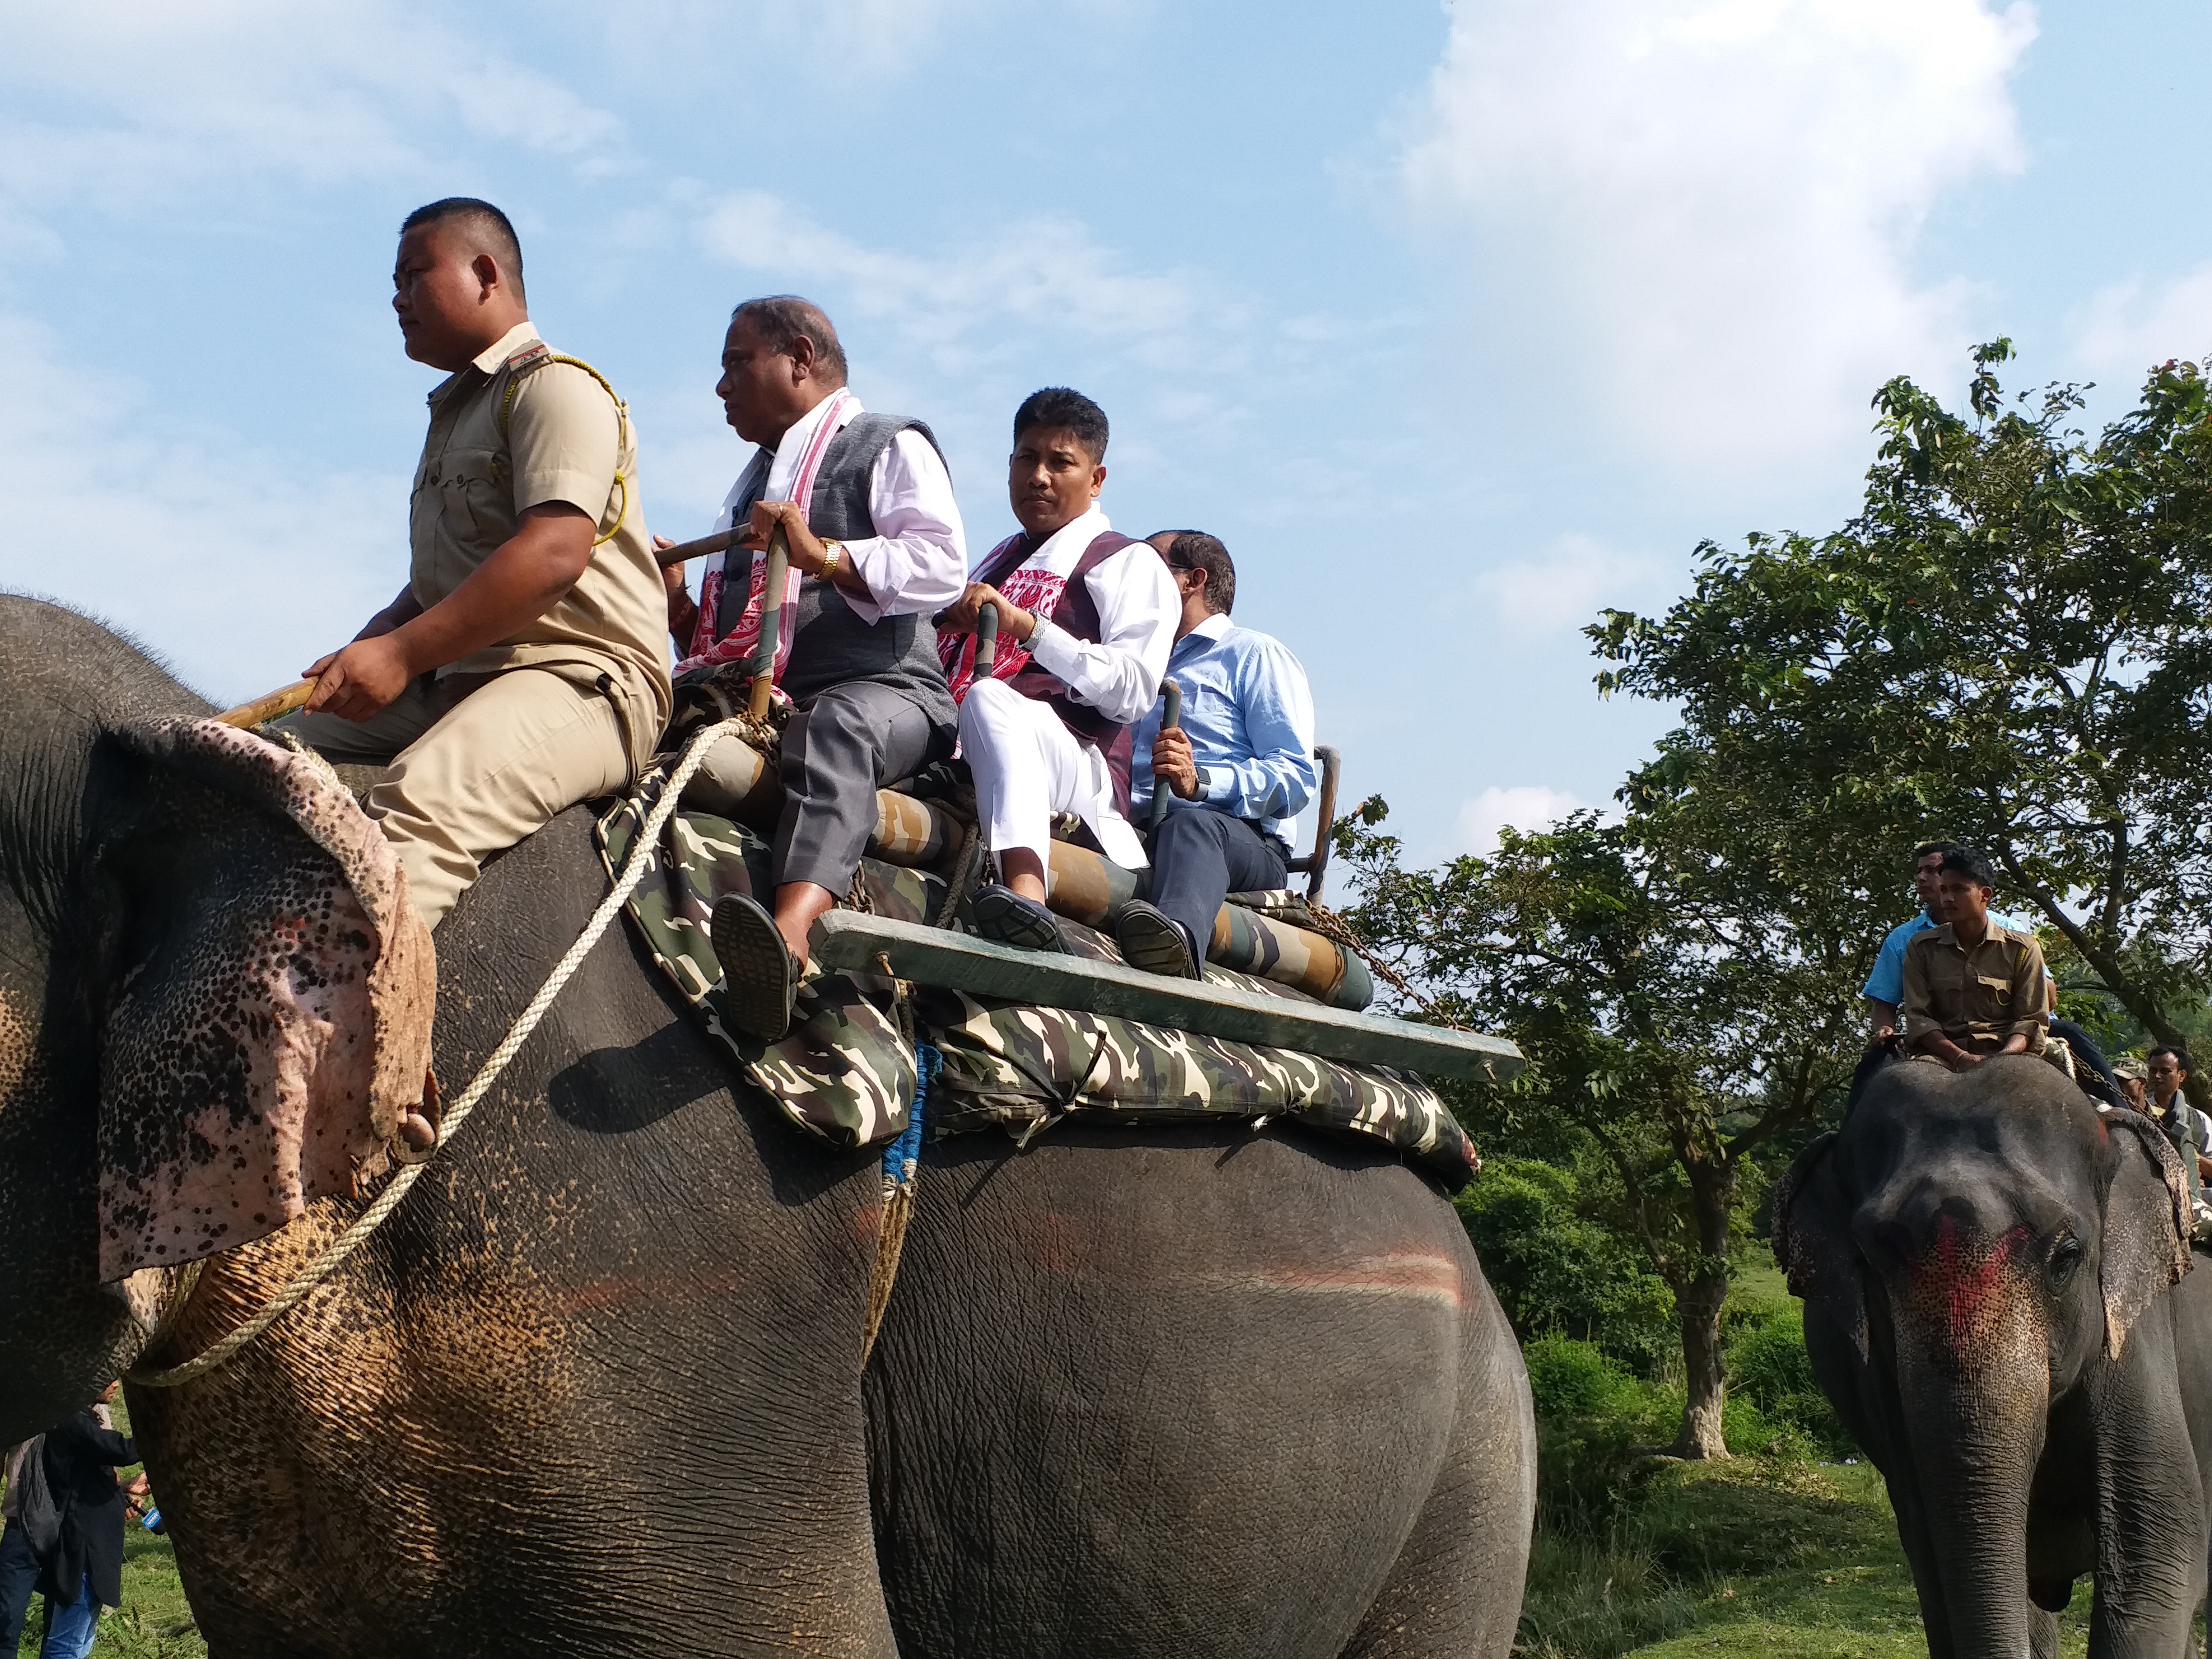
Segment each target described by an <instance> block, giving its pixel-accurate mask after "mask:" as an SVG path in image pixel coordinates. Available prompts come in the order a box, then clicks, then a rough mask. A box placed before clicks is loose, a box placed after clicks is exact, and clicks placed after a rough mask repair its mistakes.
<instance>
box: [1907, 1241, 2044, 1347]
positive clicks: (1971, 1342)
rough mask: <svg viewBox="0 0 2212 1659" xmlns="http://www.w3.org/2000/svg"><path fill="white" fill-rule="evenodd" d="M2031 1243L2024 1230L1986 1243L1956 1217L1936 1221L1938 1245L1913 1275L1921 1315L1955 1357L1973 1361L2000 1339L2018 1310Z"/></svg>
mask: <svg viewBox="0 0 2212 1659" xmlns="http://www.w3.org/2000/svg"><path fill="white" fill-rule="evenodd" d="M2027 1242H2028V1230H2027V1227H2026V1226H2025V1225H2020V1226H2015V1227H2012V1228H2010V1229H2008V1231H2005V1232H2004V1233H2003V1234H2002V1235H2001V1236H2000V1237H1998V1238H1997V1239H1996V1241H1995V1242H1994V1243H1986V1244H1985V1243H1984V1242H1983V1241H1982V1239H1981V1238H1980V1237H1979V1236H1978V1235H1975V1234H1972V1233H1969V1232H1967V1231H1964V1230H1963V1229H1961V1228H1960V1226H1959V1225H1958V1223H1957V1221H1956V1220H1955V1219H1954V1218H1953V1217H1951V1216H1948V1215H1944V1216H1940V1217H1938V1218H1937V1219H1936V1239H1935V1242H1934V1243H1932V1244H1930V1245H1929V1247H1928V1249H1927V1250H1926V1251H1925V1252H1924V1253H1923V1255H1921V1257H1920V1259H1919V1260H1918V1261H1915V1262H1913V1263H1911V1265H1910V1272H1911V1277H1912V1283H1913V1293H1914V1294H1913V1299H1914V1300H1915V1301H1916V1302H1917V1304H1918V1311H1919V1312H1920V1313H1921V1315H1922V1316H1923V1317H1924V1318H1925V1319H1926V1320H1927V1321H1928V1322H1929V1324H1930V1325H1931V1326H1932V1327H1933V1328H1934V1331H1935V1333H1936V1334H1937V1335H1938V1336H1939V1337H1940V1338H1941V1339H1942V1341H1943V1343H1944V1346H1947V1347H1948V1349H1949V1350H1950V1351H1951V1352H1953V1353H1954V1354H1955V1355H1958V1356H1960V1357H1961V1358H1965V1357H1969V1356H1972V1354H1974V1353H1975V1352H1976V1351H1977V1350H1978V1349H1979V1348H1980V1347H1982V1346H1984V1345H1985V1344H1988V1343H1990V1341H1992V1340H1995V1339H1996V1337H1997V1335H1998V1334H1999V1331H2000V1329H2001V1328H2002V1326H2003V1325H2004V1324H2005V1322H2007V1320H2008V1317H2009V1316H2010V1315H2011V1314H2012V1313H2013V1311H2014V1300H2015V1292H2016V1291H2017V1289H2018V1279H2019V1274H2020V1268H2021V1262H2020V1257H2021V1252H2022V1251H2023V1249H2025V1248H2026V1246H2027Z"/></svg>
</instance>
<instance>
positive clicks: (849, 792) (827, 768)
mask: <svg viewBox="0 0 2212 1659" xmlns="http://www.w3.org/2000/svg"><path fill="white" fill-rule="evenodd" d="M951 752H952V732H951V729H950V728H947V727H943V726H936V725H933V724H932V723H931V720H930V718H929V716H928V715H927V714H924V713H923V712H922V710H921V705H920V704H918V703H916V702H915V701H914V699H913V698H911V697H909V696H907V695H906V694H905V693H903V692H901V691H894V690H891V689H890V687H888V686H882V685H872V684H869V683H868V682H866V681H865V680H854V681H849V682H848V683H847V684H843V685H833V686H831V687H830V688H829V690H826V691H823V692H821V693H818V694H817V696H815V698H814V699H813V701H812V702H809V703H808V704H807V705H806V707H805V708H802V709H800V710H799V711H798V712H797V713H796V714H793V715H792V717H791V723H790V724H789V725H788V726H785V727H784V728H783V759H782V763H781V770H782V774H783V817H782V818H781V821H779V822H778V823H777V824H776V827H775V881H776V885H778V886H779V887H781V885H782V884H784V883H786V882H787V881H811V882H813V883H814V884H817V886H822V887H826V888H828V889H829V890H830V891H831V892H833V893H835V894H836V895H837V896H839V897H841V898H842V897H843V896H844V894H845V891H846V890H847V889H848V888H849V887H851V886H852V884H853V872H854V871H855V870H857V869H859V868H860V857H861V854H864V853H866V851H867V850H868V837H869V836H872V835H873V834H874V833H875V828H876V791H877V790H878V789H879V788H881V787H883V786H884V784H887V783H896V782H897V781H899V780H900V779H901V778H910V777H912V776H913V775H915V773H917V772H919V771H921V769H922V768H923V767H925V766H927V765H928V764H929V763H930V762H932V761H934V760H943V759H945V757H948V756H949V755H951Z"/></svg>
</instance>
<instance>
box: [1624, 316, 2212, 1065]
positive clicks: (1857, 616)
mask: <svg viewBox="0 0 2212 1659" xmlns="http://www.w3.org/2000/svg"><path fill="white" fill-rule="evenodd" d="M2010 355H2011V348H2010V346H2009V344H2008V343H2007V342H2005V341H2002V340H1999V341H1996V342H1995V343H1991V344H1990V345H1987V346H1984V347H1982V348H1981V349H1978V351H1977V352H1976V353H1975V354H1974V358H1975V369H1976V373H1975V375H1974V379H1973V381H1972V390H1971V392H1970V396H1969V403H1970V405H1971V408H1970V412H1969V413H1968V414H1967V415H1966V416H1960V415H1956V414H1954V413H1952V412H1950V411H1949V410H1945V409H1944V408H1943V407H1942V405H1941V404H1940V403H1938V401H1937V400H1936V398H1933V397H1931V396H1930V395H1929V393H1927V392H1923V391H1922V390H1921V389H1920V388H1919V387H1917V386H1914V385H1913V384H1912V383H1911V381H1909V380H1893V381H1891V382H1890V383H1889V384H1888V385H1887V386H1885V387H1883V389H1882V391H1881V393H1880V394H1879V395H1878V397H1877V398H1876V399H1875V406H1876V408H1877V410H1878V411H1879V413H1880V416H1881V420H1880V425H1879V428H1878V430H1879V431H1880V433H1881V450H1880V453H1879V458H1878V459H1877V461H1876V463H1875V466H1874V468H1873V470H1872V471H1871V472H1869V475H1868V482H1867V491H1866V496H1865V501H1864V505H1863V508H1862V510H1861V512H1860V513H1859V515H1858V516H1857V518H1855V519H1854V520H1851V521H1850V523H1849V524H1847V525H1846V526H1844V528H1843V529H1841V530H1839V531H1838V532H1835V533H1834V534H1832V535H1829V536H1826V537H1821V538H1811V537H1806V536H1796V535H1792V536H1783V537H1765V536H1754V537H1753V538H1750V539H1749V541H1748V543H1747V545H1746V546H1745V547H1743V548H1742V549H1741V550H1723V549H1721V548H1719V547H1717V546H1715V545H1713V544H1710V543H1708V544H1705V546H1704V547H1702V548H1701V549H1700V550H1699V559H1700V563H1701V568H1700V571H1699V577H1698V581H1697V586H1696V588H1695V590H1694V591H1693V592H1692V593H1691V594H1690V595H1689V596H1688V597H1686V598H1685V599H1682V600H1680V602H1679V603H1677V604H1676V605H1674V607H1673V608H1672V609H1671V610H1669V611H1668V612H1667V614H1666V615H1665V616H1664V617H1656V618H1647V617H1638V616H1636V615H1633V614H1632V613H1629V612H1626V611H1607V612H1606V613H1605V615H1604V617H1603V620H1602V621H1601V623H1600V624H1599V625H1598V626H1596V627H1594V628H1592V629H1589V634H1590V635H1591V637H1592V639H1593V640H1594V641H1595V643H1596V646H1597V648H1598V652H1599V654H1600V656H1601V658H1603V659H1606V660H1607V662H1609V663H1610V664H1612V665H1613V666H1611V667H1608V668H1607V670H1606V671H1604V672H1602V673H1601V674H1600V676H1599V677H1598V684H1599V688H1600V690H1601V691H1603V692H1613V691H1628V692H1631V693H1633V694H1636V695H1638V696H1647V697H1652V698H1657V699H1662V700H1667V701H1671V702H1677V703H1678V704H1679V705H1680V709H1681V724H1680V726H1679V727H1678V728H1677V729H1676V730H1675V731H1674V732H1672V733H1670V734H1669V735H1668V737H1667V738H1665V739H1663V740H1662V743H1661V744H1660V745H1659V752H1658V754H1657V755H1656V757H1654V758H1653V759H1652V760H1651V761H1650V763H1648V764H1646V765H1644V767H1642V768H1641V769H1638V771H1637V772H1636V774H1635V775H1633V776H1632V778H1631V779H1630V781H1629V783H1628V787H1627V790H1626V796H1625V799H1626V800H1627V801H1628V803H1629V804H1630V805H1631V807H1632V810H1633V811H1635V812H1637V813H1638V814H1651V815H1656V816H1657V817H1664V818H1669V819H1672V820H1674V822H1675V823H1676V824H1677V828H1676V829H1674V831H1673V832H1672V833H1673V834H1674V836H1675V837H1676V838H1677V839H1678V840H1679V841H1680V842H1682V843H1683V844H1685V845H1692V844H1713V845H1725V846H1731V847H1733V848H1736V849H1738V850H1739V851H1756V852H1759V853H1761V854H1763V855H1764V856H1765V858H1766V859H1767V860H1769V861H1770V862H1771V865H1772V866H1773V867H1772V869H1771V877H1772V879H1773V880H1774V882H1775V884H1777V885H1778V886H1780V887H1791V886H1794V887H1796V888H1799V889H1801V890H1807V893H1806V896H1807V897H1808V901H1809V902H1814V903H1818V902H1820V900H1821V898H1822V896H1823V894H1822V892H1821V891H1820V890H1821V889H1824V888H1825V889H1826V897H1827V898H1829V899H1832V900H1834V901H1837V902H1841V903H1842V904H1843V905H1844V907H1845V908H1849V907H1850V905H1852V904H1854V903H1856V902H1858V901H1859V900H1860V899H1861V898H1862V897H1863V896H1864V895H1866V894H1869V893H1872V892H1879V891H1880V890H1881V889H1882V888H1883V887H1884V886H1885V885H1887V884H1888V883H1889V882H1890V881H1892V880H1893V878H1894V872H1895V870H1896V867H1897V860H1898V858H1899V848H1900V847H1904V846H1906V845H1908V844H1909V843H1911V842H1914V841H1916V840H1932V839H1936V838H1937V837H1938V836H1942V837H1944V838H1948V839H1952V840H1957V841H1962V842H1966V843H1968V844H1970V845H1978V846H1979V847H1981V848H1984V849H1985V850H1987V851H1988V852H1989V854H1990V856H1991V857H1992V858H1993V859H1994V860H1996V863H1997V865H1998V866H1999V868H2000V871H2001V872H2002V883H2001V884H2002V887H2003V888H2004V889H2005V890H2006V896H2007V897H2008V899H2010V900H2011V901H2012V902H2014V903H2015V904H2017V905H2021V906H2032V907H2033V909H2034V911H2035V912H2036V913H2037V917H2038V920H2039V921H2042V922H2044V923H2045V924H2047V925H2048V926H2049V927H2051V928H2053V929H2055V930H2056V931H2057V933H2058V934H2059V935H2061V936H2063V939H2064V940H2065V943H2066V946H2067V950H2068V953H2069V954H2070V956H2072V957H2075V958H2077V959H2078V960H2079V962H2080V963H2081V966H2082V968H2083V969H2085V970H2086V973H2087V975H2089V976H2090V977H2091V979H2092V980H2093V984H2094V986H2095V987H2097V988H2098V989H2100V991H2102V992H2104V993H2106V994H2109V995H2111V996H2112V998H2113V999H2115V1000H2117V1001H2118V1004H2119V1005H2120V1006H2122V1007H2124V1009H2125V1010H2126V1011H2127V1012H2128V1013H2130V1015H2132V1016H2133V1017H2134V1018H2135V1019H2136V1020H2138V1021H2140V1022H2141V1024H2142V1026H2143V1027H2144V1028H2145V1029H2147V1030H2149V1031H2151V1032H2153V1033H2154V1035H2156V1036H2159V1037H2160V1039H2161V1040H2164V1041H2167V1042H2172V1041H2177V1040H2179V1037H2180V1036H2181V1035H2182V1034H2181V1031H2180V1030H2179V1027H2177V1026H2176V1025H2175V1024H2174V1023H2173V1020H2174V1016H2175V1014H2176V1012H2177V1010H2178V1008H2179V1006H2182V1005H2183V1004H2185V1003H2194V1002H2197V1001H2199V1000H2202V998H2203V994H2204V991H2205V988H2206V986H2207V984H2208V982H2212V929H2208V928H2207V927H2205V925H2204V924H2203V921H2202V920H2201V918H2203V916H2204V915H2207V913H2208V911H2207V902H2208V900H2212V840H2208V835H2207V826H2206V813H2207V808H2208V805H2212V799H2208V792H2212V428H2208V426H2207V421H2206V416H2207V412H2208V404H2207V395H2208V394H2207V383H2206V380H2205V378H2204V375H2203V373H2202V372H2201V371H2200V370H2199V369H2198V368H2197V367H2196V366H2195V365H2192V364H2188V363H2169V364H2167V365H2166V366H2165V367H2163V368H2160V369H2158V370H2156V371H2155V372H2154V373H2153V374H2152V375H2151V376H2150V378H2149V380H2148V383H2147V384H2146V385H2145V386H2144V389H2143V393H2142V400H2141V402H2140V403H2139V404H2138V405H2137V407H2136V409H2135V410H2133V411H2132V412H2131V413H2130V415H2129V416H2127V417H2126V418H2125V419H2124V420H2121V421H2119V422H2117V423H2115V424H2114V425H2112V427H2111V428H2108V429H2107V430H2106V432H2105V433H2104V435H2102V436H2101V437H2100V439H2098V440H2097V441H2095V442H2094V443H2091V442H2088V441H2086V440H2085V439H2084V438H2083V437H2082V436H2081V434H2080V433H2079V432H2078V431H2077V430H2075V428H2072V427H2071V426H2070V425H2069V422H2071V421H2072V420H2073V419H2074V418H2075V416H2076V414H2077V412H2078V410H2079V409H2080V407H2081V397H2080V394H2079V392H2078V391H2077V390H2076V389H2075V388H2073V387H2063V386H2062V387H2056V388H2051V389H2049V390H2046V391H2045V392H2041V393H2039V394H2034V395H2033V396H2031V395H2027V394H2023V395H2022V396H2021V397H2019V398H2013V399H2010V400H2008V399H2007V398H2005V396H2004V394H2003V392H2002V388H2001V386H1999V384H1998V380H1997V378H1996V368H1997V365H1999V364H2000V363H2002V362H2004V361H2005V360H2006V359H2007V358H2008V356H2010ZM1747 843H1749V845H1748V846H1747ZM1788 866H1799V867H1797V868H1794V869H1793V868H1790V867H1788ZM1814 876H1817V877H1818V878H1819V879H1818V880H1817V881H1816V880H1812V879H1808V878H1809V877H1814Z"/></svg>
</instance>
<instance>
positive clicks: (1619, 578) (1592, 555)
mask: <svg viewBox="0 0 2212 1659" xmlns="http://www.w3.org/2000/svg"><path fill="white" fill-rule="evenodd" d="M1474 586H1475V592H1476V594H1477V595H1478V596H1479V597H1480V599H1482V600H1483V602H1484V603H1485V605H1486V607H1487V608H1488V610H1489V611H1490V613H1491V615H1492V617H1495V618H1496V619H1497V620H1498V622H1500V623H1504V624H1505V625H1506V626H1507V627H1508V628H1510V629H1513V630H1514V631H1515V632H1516V634H1519V635H1530V634H1553V633H1558V632H1559V631H1561V630H1564V629H1577V628H1581V627H1583V625H1585V624H1586V623H1593V622H1595V621H1596V620H1597V613H1598V611H1599V609H1600V607H1601V606H1611V607H1613V608H1614V609H1617V610H1626V609H1628V608H1630V607H1632V605H1636V604H1638V603H1640V602H1642V601H1644V600H1645V599H1649V598H1650V597H1652V596H1653V595H1654V594H1656V593H1657V592H1663V590H1664V587H1665V579H1664V577H1663V575H1662V573H1661V572H1660V571H1659V569H1658V568H1656V565H1655V564H1654V563H1653V562H1652V561H1651V560H1650V559H1649V558H1646V557H1643V556H1638V555H1636V554H1632V553H1623V552H1621V551H1620V550H1617V549H1614V548H1611V547H1607V545H1606V544H1604V543H1602V542H1600V541H1596V540H1595V539H1593V538H1590V537H1588V536H1583V535H1577V534H1574V533H1572V532H1570V533H1568V534H1566V535H1563V536H1560V537H1559V538H1557V539H1555V540H1554V541H1553V544H1552V546H1551V550H1549V551H1548V552H1547V553H1546V554H1545V555H1544V556H1542V557H1541V558H1534V559H1521V560H1516V561H1514V562H1511V563H1510V564H1502V565H1495V566H1493V567H1492V568H1490V569H1488V570H1486V571H1484V572H1483V573H1482V574H1480V575H1479V576H1477V577H1476V578H1475V583H1474Z"/></svg>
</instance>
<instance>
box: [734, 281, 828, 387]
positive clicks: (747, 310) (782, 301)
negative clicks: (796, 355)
mask: <svg viewBox="0 0 2212 1659" xmlns="http://www.w3.org/2000/svg"><path fill="white" fill-rule="evenodd" d="M740 318H743V319H744V320H745V321H746V322H748V323H750V324H751V325H753V329H754V331H755V332H756V333H757V334H758V335H759V336H760V337H761V338H762V339H763V340H764V341H766V342H767V343H768V349H769V350H770V351H774V352H778V353H781V352H787V351H789V350H790V349H792V347H793V346H794V345H796V344H798V343H799V341H800V340H801V339H802V338H803V339H807V340H811V341H812V342H813V343H814V361H815V362H817V364H819V365H820V366H821V368H822V375H821V378H822V379H823V380H825V381H827V380H832V379H834V380H836V383H837V384H838V385H839V386H842V385H844V384H845V377H846V375H847V374H848V372H849V371H848V368H847V366H846V362H845V348H844V346H843V345H842V343H840V342H839V341H838V338H837V328H836V324H834V323H832V322H831V321H830V320H829V313H827V312H825V311H824V310H823V309H822V307H820V306H817V305H816V304H815V303H814V301H811V300H802V299H800V298H799V295H796V294H767V295H762V296H761V297H760V298H759V299H757V300H748V301H745V302H744V304H743V305H741V306H739V307H738V308H737V309H736V310H735V311H732V313H730V320H731V321H732V322H733V323H734V322H736V321H737V320H738V319H740Z"/></svg>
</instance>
